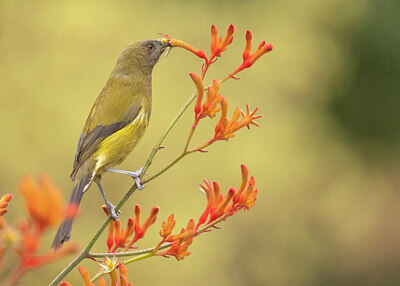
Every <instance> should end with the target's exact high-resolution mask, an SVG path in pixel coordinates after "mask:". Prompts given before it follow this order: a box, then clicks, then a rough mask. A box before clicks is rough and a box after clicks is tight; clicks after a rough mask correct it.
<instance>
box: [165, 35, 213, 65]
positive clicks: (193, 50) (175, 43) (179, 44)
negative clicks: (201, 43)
mask: <svg viewBox="0 0 400 286" xmlns="http://www.w3.org/2000/svg"><path fill="white" fill-rule="evenodd" d="M160 34H161V35H163V36H164V37H166V38H167V39H168V40H169V43H170V44H171V46H173V47H180V48H184V49H185V50H188V51H189V52H191V53H193V54H195V55H196V56H198V57H199V58H202V59H204V60H205V61H206V63H207V62H208V58H207V56H206V53H205V52H203V51H201V50H199V49H196V48H195V47H193V46H191V45H189V44H188V43H186V42H184V41H182V40H178V39H171V38H170V37H169V36H168V35H166V34H162V33H160Z"/></svg>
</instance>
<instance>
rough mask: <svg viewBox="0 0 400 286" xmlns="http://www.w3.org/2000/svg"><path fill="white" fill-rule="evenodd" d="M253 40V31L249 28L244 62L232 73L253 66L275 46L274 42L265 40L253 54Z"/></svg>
mask: <svg viewBox="0 0 400 286" xmlns="http://www.w3.org/2000/svg"><path fill="white" fill-rule="evenodd" d="M252 40H253V34H252V33H251V31H249V30H247V31H246V46H245V48H244V52H243V63H242V64H241V65H240V67H239V68H238V69H237V70H236V71H234V72H233V73H232V75H233V74H236V73H238V72H240V71H241V70H244V69H247V68H249V67H251V66H252V65H253V64H254V63H255V62H256V61H257V60H258V59H259V58H260V57H261V56H263V55H264V54H266V53H268V52H270V51H272V49H273V48H274V47H273V46H272V44H266V43H265V41H263V42H261V44H260V45H259V46H258V48H257V50H256V51H255V52H254V53H252V54H251V48H252Z"/></svg>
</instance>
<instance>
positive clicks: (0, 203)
mask: <svg viewBox="0 0 400 286" xmlns="http://www.w3.org/2000/svg"><path fill="white" fill-rule="evenodd" d="M12 197H13V196H12V195H11V194H5V195H4V196H2V197H1V199H0V217H2V216H3V215H4V214H5V213H6V212H7V209H6V207H7V206H8V203H9V202H10V201H11V199H12Z"/></svg>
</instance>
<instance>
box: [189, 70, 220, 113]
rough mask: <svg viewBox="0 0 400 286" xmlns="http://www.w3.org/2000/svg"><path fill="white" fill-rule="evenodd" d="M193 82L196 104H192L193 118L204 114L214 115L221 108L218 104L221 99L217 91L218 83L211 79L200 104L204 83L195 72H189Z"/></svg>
mask: <svg viewBox="0 0 400 286" xmlns="http://www.w3.org/2000/svg"><path fill="white" fill-rule="evenodd" d="M190 77H191V78H192V80H193V82H194V84H195V85H196V88H197V98H196V104H195V106H194V113H195V119H196V120H199V119H201V118H204V117H206V116H209V117H211V118H212V117H215V115H216V113H217V112H218V111H220V110H221V108H220V107H219V106H218V104H219V103H220V102H221V100H222V96H221V94H220V93H218V90H219V88H220V84H219V81H218V80H215V79H214V80H213V84H212V85H211V86H209V87H208V89H207V99H206V101H205V102H204V104H203V105H202V100H203V95H204V85H203V80H202V79H201V76H199V75H198V74H196V73H190Z"/></svg>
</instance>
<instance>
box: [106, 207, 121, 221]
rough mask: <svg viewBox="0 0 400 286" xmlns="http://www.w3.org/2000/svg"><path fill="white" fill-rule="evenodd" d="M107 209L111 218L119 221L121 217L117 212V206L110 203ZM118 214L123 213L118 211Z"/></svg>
mask: <svg viewBox="0 0 400 286" xmlns="http://www.w3.org/2000/svg"><path fill="white" fill-rule="evenodd" d="M107 209H108V210H109V211H110V215H111V218H112V219H113V220H114V221H118V218H119V216H118V214H117V212H116V211H115V206H114V205H113V204H112V203H110V202H108V204H107ZM118 213H121V211H120V210H118Z"/></svg>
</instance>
